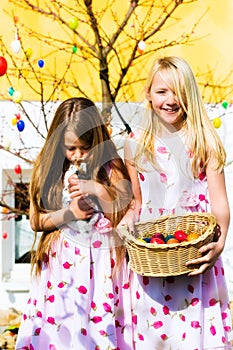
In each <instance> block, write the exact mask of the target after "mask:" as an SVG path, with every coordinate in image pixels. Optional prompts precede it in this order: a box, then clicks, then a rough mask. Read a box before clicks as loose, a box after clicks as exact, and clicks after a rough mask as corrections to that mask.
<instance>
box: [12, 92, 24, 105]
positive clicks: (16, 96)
mask: <svg viewBox="0 0 233 350" xmlns="http://www.w3.org/2000/svg"><path fill="white" fill-rule="evenodd" d="M12 97H13V101H14V102H15V103H20V102H21V101H22V99H23V94H22V92H21V91H17V90H15V91H14V93H13V96H12Z"/></svg>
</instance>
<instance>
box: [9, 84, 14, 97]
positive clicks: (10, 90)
mask: <svg viewBox="0 0 233 350" xmlns="http://www.w3.org/2000/svg"><path fill="white" fill-rule="evenodd" d="M14 92H15V90H14V89H13V87H12V86H11V87H10V88H9V89H8V94H9V95H10V96H13V94H14Z"/></svg>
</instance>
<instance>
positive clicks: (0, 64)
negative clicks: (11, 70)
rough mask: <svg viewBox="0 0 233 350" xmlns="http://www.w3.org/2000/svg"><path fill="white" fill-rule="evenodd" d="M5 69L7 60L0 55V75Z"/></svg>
mask: <svg viewBox="0 0 233 350" xmlns="http://www.w3.org/2000/svg"><path fill="white" fill-rule="evenodd" d="M6 71H7V60H6V59H5V58H4V57H2V56H0V77H2V76H3V75H4V74H6Z"/></svg>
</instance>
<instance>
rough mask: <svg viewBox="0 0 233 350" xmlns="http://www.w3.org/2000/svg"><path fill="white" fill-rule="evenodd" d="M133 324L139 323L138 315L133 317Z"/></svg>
mask: <svg viewBox="0 0 233 350" xmlns="http://www.w3.org/2000/svg"><path fill="white" fill-rule="evenodd" d="M132 322H133V324H137V323H138V317H137V315H133V316H132Z"/></svg>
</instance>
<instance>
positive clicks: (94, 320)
mask: <svg viewBox="0 0 233 350" xmlns="http://www.w3.org/2000/svg"><path fill="white" fill-rule="evenodd" d="M91 321H92V322H93V323H99V322H101V321H102V317H101V316H94V317H92V318H91Z"/></svg>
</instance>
